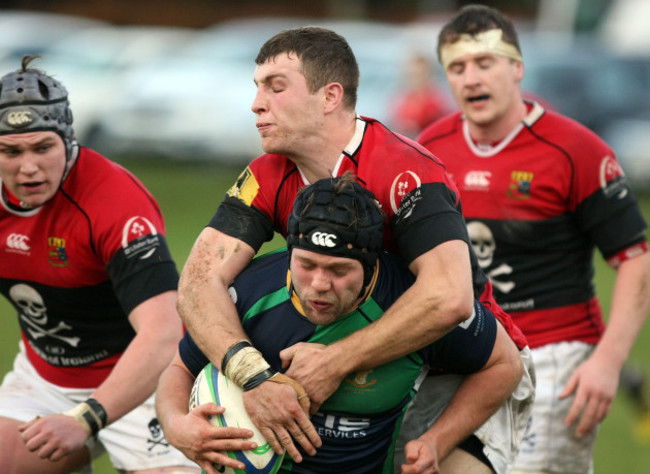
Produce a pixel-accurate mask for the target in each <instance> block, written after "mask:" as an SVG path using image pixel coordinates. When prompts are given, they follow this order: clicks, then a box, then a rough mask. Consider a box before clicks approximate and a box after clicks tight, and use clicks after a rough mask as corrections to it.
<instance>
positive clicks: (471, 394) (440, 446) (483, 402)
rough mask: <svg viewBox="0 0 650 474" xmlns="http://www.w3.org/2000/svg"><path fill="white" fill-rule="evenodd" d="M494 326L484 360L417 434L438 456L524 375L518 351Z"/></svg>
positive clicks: (483, 419) (497, 405) (508, 393)
mask: <svg viewBox="0 0 650 474" xmlns="http://www.w3.org/2000/svg"><path fill="white" fill-rule="evenodd" d="M497 326H498V327H497V340H496V342H495V346H494V348H493V350H492V355H491V356H490V360H489V361H488V363H487V364H486V365H485V367H484V368H483V369H482V370H480V371H479V372H476V373H473V374H470V375H468V376H467V377H466V378H465V379H464V380H463V382H462V383H461V384H460V386H459V387H458V390H457V391H456V393H455V394H454V396H453V397H452V399H451V401H450V402H449V406H448V407H447V408H446V409H445V411H444V412H443V413H442V415H441V416H440V417H439V418H438V420H436V422H435V423H434V424H433V425H432V426H431V428H429V430H428V431H426V432H425V433H424V434H423V435H422V436H421V438H424V439H428V440H430V441H433V442H434V443H435V444H436V447H437V450H438V454H439V456H440V459H442V458H444V457H445V456H447V455H448V454H449V453H450V452H451V450H452V449H453V448H454V447H455V446H456V445H457V444H458V443H460V442H461V441H462V440H464V439H465V438H467V437H468V436H469V435H471V434H472V433H474V432H475V431H476V430H477V429H478V428H479V427H481V426H482V425H483V423H485V422H486V421H487V420H488V419H489V418H490V417H491V416H492V415H493V414H494V413H496V411H497V410H498V409H499V408H500V407H501V406H502V405H503V404H504V403H505V402H506V401H507V400H508V398H509V397H510V396H511V395H512V392H513V391H514V390H515V389H516V387H517V385H518V384H519V382H520V381H521V379H522V377H523V375H524V371H525V369H524V363H523V361H522V358H521V355H520V353H519V350H518V349H517V348H516V347H515V345H514V343H513V342H512V340H510V338H509V336H508V335H507V334H506V332H505V330H504V329H503V328H502V327H501V326H500V325H497Z"/></svg>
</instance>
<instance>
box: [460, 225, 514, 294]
mask: <svg viewBox="0 0 650 474" xmlns="http://www.w3.org/2000/svg"><path fill="white" fill-rule="evenodd" d="M467 231H468V233H469V240H470V242H471V244H472V248H473V249H474V253H475V254H476V258H477V259H478V264H479V265H480V266H481V268H482V269H484V270H485V273H486V274H487V276H488V278H489V279H490V281H492V285H494V287H495V288H496V289H497V290H499V291H501V292H502V293H510V291H512V289H513V288H514V287H515V283H514V282H512V281H499V280H497V279H496V278H497V277H500V276H502V275H510V274H511V273H512V267H511V266H510V265H508V264H507V263H502V264H501V265H499V266H498V267H496V268H493V269H491V270H489V271H488V270H487V268H488V267H489V266H490V265H492V261H493V260H494V251H495V250H496V248H497V245H496V242H495V240H494V235H492V231H491V230H490V228H489V227H488V226H486V225H485V224H483V223H482V222H479V221H472V222H470V223H468V224H467Z"/></svg>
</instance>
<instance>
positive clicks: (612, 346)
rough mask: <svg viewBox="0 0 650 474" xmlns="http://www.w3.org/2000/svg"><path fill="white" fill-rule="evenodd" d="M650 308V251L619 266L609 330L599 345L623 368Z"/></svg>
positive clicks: (607, 355)
mask: <svg viewBox="0 0 650 474" xmlns="http://www.w3.org/2000/svg"><path fill="white" fill-rule="evenodd" d="M649 308H650V253H645V254H643V255H640V256H638V257H635V258H633V259H630V260H626V261H624V262H623V263H622V264H621V266H620V267H619V268H618V271H617V276H616V283H615V285H614V291H613V293H612V303H611V308H610V316H609V321H608V324H607V329H606V330H605V334H604V335H603V337H602V339H601V341H600V342H599V344H598V346H597V347H596V351H595V355H602V356H603V357H604V358H605V359H606V360H609V361H611V363H613V364H616V365H617V366H618V368H619V369H620V368H621V367H622V366H623V364H624V363H625V360H626V359H627V357H628V355H629V353H630V350H631V348H632V346H633V345H634V342H635V341H636V338H637V336H638V335H639V332H640V331H641V328H642V327H643V325H644V323H645V321H646V318H647V314H648V310H649Z"/></svg>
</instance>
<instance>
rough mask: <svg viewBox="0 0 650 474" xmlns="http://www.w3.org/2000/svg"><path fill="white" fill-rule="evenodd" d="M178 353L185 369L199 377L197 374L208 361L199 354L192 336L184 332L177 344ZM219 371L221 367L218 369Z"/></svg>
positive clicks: (203, 355)
mask: <svg viewBox="0 0 650 474" xmlns="http://www.w3.org/2000/svg"><path fill="white" fill-rule="evenodd" d="M178 352H179V354H180V356H181V360H182V361H183V363H184V364H185V366H186V367H187V369H188V370H189V371H190V372H192V375H194V377H196V376H198V375H199V372H201V370H203V367H205V366H206V365H207V364H208V362H210V360H209V359H208V358H207V357H206V356H205V354H203V352H201V349H199V346H197V345H196V343H195V342H194V339H192V336H190V333H189V332H188V331H185V335H184V336H183V339H181V341H180V342H179V343H178ZM219 369H221V367H219Z"/></svg>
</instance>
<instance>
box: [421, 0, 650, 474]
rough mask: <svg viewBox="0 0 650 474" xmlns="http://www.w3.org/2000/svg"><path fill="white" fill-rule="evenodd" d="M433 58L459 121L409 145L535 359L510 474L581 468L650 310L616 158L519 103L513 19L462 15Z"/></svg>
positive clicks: (471, 12)
mask: <svg viewBox="0 0 650 474" xmlns="http://www.w3.org/2000/svg"><path fill="white" fill-rule="evenodd" d="M438 56H439V59H440V62H441V63H442V65H443V67H444V69H445V74H446V77H447V80H448V82H449V85H450V87H451V90H452V93H453V95H454V99H455V100H456V102H457V104H458V106H459V108H460V112H458V113H455V114H452V115H450V116H448V117H445V118H443V119H441V120H439V121H437V122H435V123H434V124H432V125H430V126H429V127H428V128H427V129H425V130H424V131H423V132H422V134H421V135H420V137H418V141H419V142H420V143H421V144H422V145H424V146H425V147H426V148H428V149H429V150H430V151H431V152H433V153H434V154H435V155H436V156H438V157H439V158H440V159H441V160H442V161H443V162H444V163H445V165H446V167H447V170H448V171H449V173H450V174H451V175H452V176H453V179H454V181H455V183H456V185H457V186H458V191H459V193H460V196H461V199H462V202H463V214H464V216H465V219H466V222H467V227H468V231H469V235H470V240H471V241H472V245H473V246H474V250H475V253H476V254H477V256H478V258H479V264H480V265H481V267H482V269H483V270H484V272H485V273H486V274H487V275H488V277H490V280H491V282H492V286H493V288H494V296H495V298H496V300H497V302H498V303H499V304H500V305H501V306H502V307H503V308H504V309H505V310H506V311H507V312H508V313H509V314H510V315H511V316H512V319H513V320H514V322H515V324H517V326H519V328H520V329H521V330H522V331H523V332H524V334H525V336H526V339H527V340H528V343H529V345H530V347H531V349H532V353H533V360H534V362H535V370H536V374H537V389H536V399H535V404H534V406H533V414H532V418H531V421H530V424H529V427H528V431H527V434H526V436H525V438H524V442H523V443H522V447H521V450H520V452H519V455H518V458H517V461H516V463H515V466H514V467H515V471H514V472H527V473H531V472H533V473H540V472H544V473H568V472H571V473H588V472H591V471H592V469H593V461H592V456H593V450H594V445H595V441H596V434H597V431H598V426H599V423H600V422H601V421H602V420H603V419H604V418H605V416H606V415H607V413H608V412H609V410H610V407H611V405H612V401H613V399H614V396H615V395H616V391H617V387H618V382H619V377H620V374H621V370H622V367H623V364H624V362H625V360H626V359H627V357H628V354H629V353H630V349H631V348H632V345H633V344H634V341H635V339H636V338H637V335H638V334H639V331H640V330H641V327H642V326H643V324H644V322H645V320H646V316H647V313H648V308H649V306H650V254H649V253H648V244H647V241H646V237H645V233H644V231H645V229H646V223H645V221H644V218H643V216H642V215H641V211H640V209H639V205H638V203H637V201H636V198H635V197H634V194H633V193H632V190H631V189H630V187H629V185H628V183H627V181H626V178H625V174H624V173H623V170H622V169H621V166H620V165H619V162H618V161H617V159H616V155H615V153H614V151H613V150H612V149H611V148H610V147H609V146H608V145H607V144H606V143H605V142H603V140H601V139H600V138H599V137H598V136H596V135H595V134H594V133H593V132H592V131H590V130H588V129H587V128H585V127H584V126H582V125H580V124H578V123H576V122H575V121H573V120H571V119H569V118H567V117H564V116H562V115H560V114H557V113H554V112H552V111H549V110H545V109H544V107H543V106H542V105H541V104H540V103H538V102H534V101H530V100H525V99H524V98H523V97H522V91H521V80H522V79H523V76H524V66H523V61H522V56H521V51H520V48H519V42H518V39H517V32H516V30H515V27H514V25H513V23H512V21H511V20H510V19H508V18H507V17H506V16H504V15H503V14H502V13H501V12H499V11H498V10H496V9H493V8H490V7H486V6H484V5H469V6H466V7H464V8H462V9H461V10H460V11H459V12H458V13H457V14H456V15H455V16H454V17H453V18H452V19H451V20H450V21H449V22H448V23H447V24H446V25H445V26H444V27H443V28H442V30H441V31H440V34H439V37H438ZM558 105H561V104H558ZM585 106H589V105H588V104H585ZM595 249H598V250H599V251H600V253H601V254H602V256H603V257H604V258H605V259H606V261H607V262H608V263H609V264H610V265H611V266H612V267H613V268H614V269H616V272H617V276H616V283H615V285H614V289H613V298H612V304H611V308H610V313H609V318H608V324H607V325H605V323H604V317H603V312H602V310H601V308H600V305H599V302H598V299H597V298H596V295H595V292H594V285H593V281H592V280H593V275H594V266H593V262H592V260H593V253H594V251H595ZM558 361H560V362H558Z"/></svg>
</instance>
